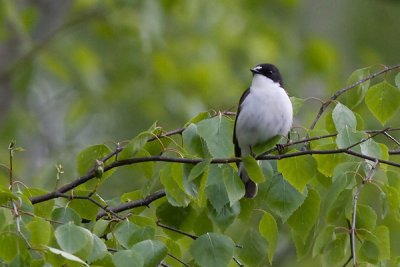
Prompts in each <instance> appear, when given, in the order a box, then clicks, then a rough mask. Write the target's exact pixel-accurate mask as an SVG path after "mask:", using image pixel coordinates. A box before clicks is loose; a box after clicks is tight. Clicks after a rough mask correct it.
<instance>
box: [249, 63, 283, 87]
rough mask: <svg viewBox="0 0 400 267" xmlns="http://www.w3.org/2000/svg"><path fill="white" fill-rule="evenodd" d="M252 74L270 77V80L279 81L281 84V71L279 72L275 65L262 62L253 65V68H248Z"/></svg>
mask: <svg viewBox="0 0 400 267" xmlns="http://www.w3.org/2000/svg"><path fill="white" fill-rule="evenodd" d="M250 71H251V72H252V73H253V74H261V75H263V76H265V77H267V78H270V79H271V80H272V81H274V82H276V83H279V84H280V85H281V86H283V80H282V76H281V73H280V72H279V70H278V68H277V67H275V65H272V64H268V63H264V64H259V65H257V66H255V67H254V68H252V69H250Z"/></svg>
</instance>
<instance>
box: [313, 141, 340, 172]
mask: <svg viewBox="0 0 400 267" xmlns="http://www.w3.org/2000/svg"><path fill="white" fill-rule="evenodd" d="M313 149H315V150H335V149H336V144H327V145H321V146H317V147H314V148H313ZM313 157H314V158H315V160H316V162H317V166H318V171H319V172H321V173H322V174H323V175H325V176H327V177H331V176H332V174H333V170H334V169H335V167H336V166H337V165H338V164H340V163H342V162H345V161H346V160H347V159H348V157H347V155H344V154H342V153H340V154H327V155H323V154H315V155H313Z"/></svg>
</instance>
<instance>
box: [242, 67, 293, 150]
mask: <svg viewBox="0 0 400 267" xmlns="http://www.w3.org/2000/svg"><path fill="white" fill-rule="evenodd" d="M292 120H293V109H292V103H291V102H290V99H289V96H288V95H287V94H286V92H285V90H284V89H283V88H282V87H280V85H279V84H278V83H274V82H273V81H272V80H271V79H269V78H267V77H265V76H262V75H258V74H256V75H254V77H253V82H252V84H251V86H250V92H249V94H248V95H247V97H246V99H245V100H244V101H243V102H242V104H241V111H240V113H239V116H238V118H237V122H236V129H235V131H236V137H237V140H238V143H239V146H240V148H241V150H242V156H243V155H246V154H249V153H250V147H251V146H254V145H256V144H259V143H262V142H265V141H268V139H270V138H272V137H274V136H276V135H287V133H288V132H289V131H290V127H291V126H292Z"/></svg>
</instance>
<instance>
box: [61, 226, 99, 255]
mask: <svg viewBox="0 0 400 267" xmlns="http://www.w3.org/2000/svg"><path fill="white" fill-rule="evenodd" d="M54 235H55V237H56V240H57V243H58V245H59V246H60V247H61V249H62V250H64V251H66V252H68V253H71V254H74V255H76V256H78V257H79V258H82V259H86V258H87V257H88V256H89V254H90V252H91V251H92V247H93V237H92V234H91V233H90V231H89V230H87V229H85V228H83V227H80V226H76V225H74V224H72V223H68V224H64V225H61V226H60V227H58V228H57V230H56V231H55V233H54Z"/></svg>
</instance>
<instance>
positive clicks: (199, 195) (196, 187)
mask: <svg viewBox="0 0 400 267" xmlns="http://www.w3.org/2000/svg"><path fill="white" fill-rule="evenodd" d="M209 168H210V160H209V159H205V160H204V161H202V162H200V163H198V164H196V165H195V166H193V165H192V164H190V165H189V164H185V165H184V180H183V184H184V187H185V191H186V193H188V194H190V195H191V196H192V197H196V200H197V201H196V202H197V204H198V205H199V207H204V206H205V205H206V198H205V187H206V184H207V179H208V172H209ZM187 170H189V174H187Z"/></svg>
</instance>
